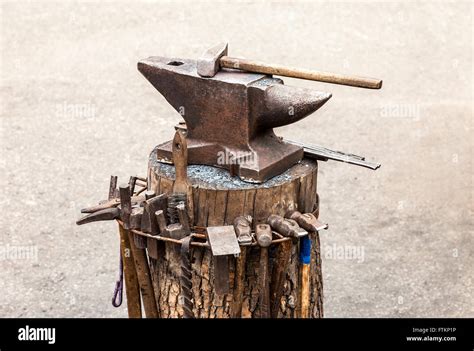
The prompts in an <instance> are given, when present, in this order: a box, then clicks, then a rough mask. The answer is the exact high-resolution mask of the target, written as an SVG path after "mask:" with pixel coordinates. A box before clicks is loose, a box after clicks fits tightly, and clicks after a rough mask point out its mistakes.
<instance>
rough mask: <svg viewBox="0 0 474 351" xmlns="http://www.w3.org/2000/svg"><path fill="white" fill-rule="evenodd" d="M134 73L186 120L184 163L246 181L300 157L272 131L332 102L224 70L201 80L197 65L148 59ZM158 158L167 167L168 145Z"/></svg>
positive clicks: (268, 175)
mask: <svg viewBox="0 0 474 351" xmlns="http://www.w3.org/2000/svg"><path fill="white" fill-rule="evenodd" d="M138 69H139V71H140V72H141V73H142V74H143V75H144V76H145V77H146V78H147V79H148V80H149V81H150V83H151V84H152V85H153V86H154V87H155V88H156V89H157V90H158V91H159V92H160V93H161V94H162V95H163V96H164V97H165V99H166V100H167V101H168V102H169V103H170V104H171V105H172V106H173V107H174V108H175V110H176V111H178V112H179V113H180V114H181V116H182V117H183V118H184V119H185V121H186V126H187V134H186V141H187V148H188V163H189V164H205V165H211V166H217V167H221V168H226V169H228V170H231V169H232V170H233V171H235V173H236V175H238V176H239V177H240V178H241V179H243V180H245V181H249V182H257V183H261V182H264V181H266V180H268V179H269V178H272V177H274V176H276V175H278V174H280V173H282V172H284V171H285V170H287V169H288V168H290V167H291V166H292V165H294V164H295V163H297V162H298V161H300V160H301V159H302V158H303V148H302V147H301V146H297V145H292V144H290V143H286V142H284V141H282V140H281V139H280V138H278V137H277V136H276V135H275V133H274V132H273V128H275V127H280V126H284V125H288V124H291V123H294V122H296V121H299V120H300V119H302V118H305V117H306V116H308V115H309V114H311V113H312V112H314V111H316V110H317V109H319V108H320V107H321V106H322V105H324V103H326V101H328V100H329V98H330V97H331V94H330V93H323V92H319V91H315V90H312V89H305V88H297V87H290V86H286V85H283V81H282V80H281V79H277V78H273V77H271V76H269V75H264V74H255V73H245V72H241V71H235V70H229V69H223V70H220V71H219V72H218V73H217V74H216V75H215V76H214V77H212V78H203V77H201V76H199V75H198V73H197V61H196V60H189V59H169V58H166V57H150V58H148V59H146V60H143V61H140V62H139V63H138ZM157 153H158V159H159V160H161V161H163V162H169V163H171V162H172V159H173V156H172V141H168V142H165V143H163V144H161V145H159V146H158V148H157Z"/></svg>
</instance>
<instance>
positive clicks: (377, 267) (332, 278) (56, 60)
mask: <svg viewBox="0 0 474 351" xmlns="http://www.w3.org/2000/svg"><path fill="white" fill-rule="evenodd" d="M472 16H473V9H472V5H471V4H469V3H449V4H448V3H446V4H443V3H441V2H436V3H431V2H424V3H419V4H416V3H409V2H400V3H379V2H359V3H356V2H347V3H326V2H319V3H315V4H310V3H300V4H286V3H273V4H271V3H267V2H263V3H262V2H257V3H234V4H223V3H220V4H219V3H216V4H212V3H195V2H184V3H176V4H173V3H160V4H151V3H131V2H130V3H123V2H121V3H119V2H117V3H108V4H100V3H97V4H93V3H87V4H73V3H65V2H57V3H52V2H46V3H29V2H28V3H27V2H21V1H17V2H10V3H6V2H2V5H1V119H0V121H1V154H0V155H1V157H0V161H1V163H0V165H1V173H0V176H1V178H0V179H1V189H2V195H1V197H0V204H1V216H0V233H1V236H0V254H1V255H0V292H1V297H0V316H1V317H124V316H126V310H125V307H122V308H119V309H115V308H113V307H112V306H111V304H110V298H111V294H112V290H113V286H114V282H115V279H116V276H117V269H118V268H117V265H118V240H117V228H116V225H115V224H114V223H100V224H93V225H88V226H84V227H77V226H75V224H74V222H75V220H76V219H77V218H78V217H79V215H80V214H79V209H80V208H81V207H84V206H86V205H89V204H93V203H94V202H95V201H97V200H99V199H102V198H104V197H105V196H106V193H107V187H108V180H109V176H110V175H111V174H116V175H118V176H119V178H120V179H121V180H122V181H123V180H127V179H128V176H129V175H132V174H142V175H144V174H145V171H146V165H147V157H148V153H149V152H150V151H151V150H152V148H153V147H154V146H155V145H156V144H158V143H159V142H162V141H164V140H167V139H169V138H171V136H172V134H173V128H172V126H173V125H174V124H175V123H176V122H177V121H178V120H179V116H178V114H177V113H176V112H175V111H174V110H173V109H172V108H171V107H170V106H169V105H168V104H167V103H166V101H165V100H164V99H163V98H162V97H161V96H160V95H159V94H158V93H157V92H156V91H155V90H154V89H153V87H152V86H151V85H150V84H149V83H148V82H147V81H146V80H145V79H144V78H143V77H142V76H141V75H140V74H139V73H138V71H137V70H136V62H137V61H138V60H139V59H141V58H145V57H147V56H151V55H163V56H176V57H197V56H199V55H200V54H201V52H202V51H203V50H204V49H205V48H206V47H208V46H211V45H213V44H214V43H217V42H219V41H222V40H227V41H229V43H230V52H231V53H233V54H234V55H239V56H245V57H252V58H255V59H260V60H265V61H270V62H277V63H285V64H288V65H294V66H302V67H308V68H316V69H320V70H327V71H335V72H343V73H351V74H360V75H367V76H374V77H380V78H383V79H384V87H383V89H382V90H380V91H370V90H362V89H355V88H350V87H340V86H334V85H328V84H323V83H315V82H305V81H297V80H292V79H285V82H286V84H288V85H297V86H305V87H312V88H315V89H319V90H322V91H329V92H332V93H333V98H332V99H331V100H330V101H329V102H328V103H327V104H326V106H324V107H323V108H322V109H321V110H319V111H318V112H316V113H315V114H314V115H313V116H311V117H308V118H306V119H305V120H303V121H300V122H298V123H297V124H295V125H292V126H291V127H285V128H280V129H278V130H277V133H278V134H280V135H283V136H285V137H288V138H294V139H297V140H301V141H304V142H314V143H317V144H321V145H325V146H328V147H333V148H336V149H340V150H344V151H348V152H353V153H358V154H362V155H366V156H367V157H368V158H369V159H372V160H376V161H379V162H381V163H382V164H383V166H382V168H381V169H380V170H378V171H377V172H372V171H369V170H367V169H362V168H357V167H354V166H349V165H346V164H340V163H335V162H332V163H330V162H328V163H321V165H320V173H319V194H320V197H321V201H322V202H321V217H322V219H324V220H326V221H328V222H329V223H330V229H329V230H328V231H327V232H324V233H322V234H321V236H322V239H321V241H322V249H323V255H324V257H323V259H324V261H323V274H324V288H325V290H324V293H325V315H326V316H327V317H434V316H436V317H474V302H473V276H474V274H473V273H474V269H473V267H474V260H473V219H472V218H473V216H472V215H473V213H472V212H473V196H472V195H473V150H472V147H473V142H472V121H473V114H472V86H473V78H472V75H473V72H472V65H473V57H472V54H473V41H472V26H473V20H472ZM21 248H31V249H32V254H33V256H35V255H34V254H35V250H37V259H35V258H34V257H30V259H20V258H18V257H15V250H17V249H21ZM354 253H355V254H354Z"/></svg>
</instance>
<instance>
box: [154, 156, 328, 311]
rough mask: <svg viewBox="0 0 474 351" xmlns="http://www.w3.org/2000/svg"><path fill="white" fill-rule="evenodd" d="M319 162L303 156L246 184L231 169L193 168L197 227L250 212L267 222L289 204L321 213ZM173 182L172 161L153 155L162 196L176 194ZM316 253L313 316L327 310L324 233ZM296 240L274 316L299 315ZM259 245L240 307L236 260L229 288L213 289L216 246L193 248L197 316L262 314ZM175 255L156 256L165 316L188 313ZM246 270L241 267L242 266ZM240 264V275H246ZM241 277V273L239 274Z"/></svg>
mask: <svg viewBox="0 0 474 351" xmlns="http://www.w3.org/2000/svg"><path fill="white" fill-rule="evenodd" d="M317 170H318V165H317V162H316V161H313V160H308V159H304V160H303V161H301V162H300V163H298V164H296V165H294V166H293V167H291V168H290V169H289V170H287V171H286V172H285V173H283V174H281V175H279V176H277V177H274V178H272V179H270V180H268V181H267V182H265V183H262V184H251V183H246V182H243V181H241V180H240V179H238V178H237V177H231V176H230V175H229V173H228V172H227V171H226V170H223V169H218V168H215V167H210V166H203V165H190V166H188V181H189V183H190V184H191V185H192V191H193V202H194V208H193V210H194V212H193V225H194V226H197V227H207V226H221V225H232V224H233V221H234V219H235V218H236V217H238V216H241V215H250V216H252V218H253V226H254V227H255V225H256V224H258V223H265V222H266V220H267V217H268V216H269V215H271V214H278V215H281V216H284V215H285V213H286V212H287V211H288V210H290V209H297V210H299V211H301V212H314V213H315V214H316V213H317V211H318V196H317ZM173 182H174V167H173V166H172V165H168V164H163V163H160V162H158V160H157V157H156V152H155V151H153V152H152V153H151V155H150V160H149V166H148V187H149V190H154V191H155V192H156V193H157V194H161V193H171V191H172V188H173ZM310 235H311V239H312V243H313V245H312V252H311V268H310V282H311V290H310V291H311V294H310V298H311V301H310V311H309V313H308V315H309V317H310V318H321V317H322V316H323V285H322V274H321V255H320V244H319V236H318V233H311V234H310ZM278 246H279V245H278V244H272V246H270V248H269V255H270V270H271V269H272V265H273V262H274V260H275V256H276V252H277V249H278ZM298 246H299V245H298V241H297V240H296V241H293V242H292V245H291V250H292V251H291V257H290V263H289V269H288V270H287V272H286V275H285V277H284V281H285V282H284V289H283V293H282V296H281V299H280V300H279V301H278V303H277V306H279V308H278V311H277V313H276V315H277V316H278V317H279V318H295V317H300V316H301V310H300V309H301V303H300V301H298V297H299V296H301V294H300V291H299V286H300V284H299V280H300V279H301V278H300V274H299V268H300V264H299V255H298V249H299V248H298ZM178 258H179V257H178ZM259 258H260V248H259V247H258V246H251V247H247V249H246V255H245V272H244V273H245V274H244V279H245V284H244V289H243V302H242V311H238V312H236V311H232V306H235V305H237V306H240V304H239V303H237V304H233V296H234V286H235V282H234V276H235V272H236V262H237V261H238V260H237V259H235V258H233V257H231V258H229V268H230V274H229V279H230V280H229V281H230V291H229V293H228V294H225V295H222V296H220V295H217V294H216V293H215V289H214V267H213V260H212V255H211V250H210V249H209V248H206V247H193V248H192V251H191V262H192V271H193V272H192V285H193V287H192V300H193V302H194V316H195V317H198V318H229V317H231V316H236V315H237V316H239V315H241V316H242V317H243V318H246V317H247V318H257V317H258V316H259V300H258V298H259V291H258V287H259V285H258V272H259V269H258V268H259ZM176 259H177V257H176V255H166V256H163V257H160V258H158V259H157V260H150V266H151V267H150V269H151V272H152V278H153V286H154V291H155V297H156V301H157V304H158V310H159V315H160V316H161V317H162V318H179V317H182V316H183V308H182V305H181V299H180V281H179V275H178V274H179V269H176V267H179V265H180V262H179V261H178V262H171V261H170V260H176ZM240 270H241V269H240ZM240 270H239V273H240ZM238 275H240V274H238Z"/></svg>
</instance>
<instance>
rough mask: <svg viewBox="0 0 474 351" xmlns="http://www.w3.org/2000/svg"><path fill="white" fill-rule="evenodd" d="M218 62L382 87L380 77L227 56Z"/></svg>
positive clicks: (243, 68) (375, 87)
mask: <svg viewBox="0 0 474 351" xmlns="http://www.w3.org/2000/svg"><path fill="white" fill-rule="evenodd" d="M219 63H220V66H221V67H225V68H234V69H241V70H244V71H248V72H254V73H263V74H275V75H277V76H284V77H291V78H300V79H308V80H315V81H318V82H325V83H332V84H341V85H349V86H352V87H358V88H367V89H380V88H381V87H382V80H380V79H375V78H366V77H358V76H348V75H344V74H337V73H329V72H320V71H313V70H308V69H300V68H293V67H286V66H280V65H276V64H271V63H264V62H260V61H253V60H246V59H240V58H235V57H229V56H222V57H221V59H220V62H219Z"/></svg>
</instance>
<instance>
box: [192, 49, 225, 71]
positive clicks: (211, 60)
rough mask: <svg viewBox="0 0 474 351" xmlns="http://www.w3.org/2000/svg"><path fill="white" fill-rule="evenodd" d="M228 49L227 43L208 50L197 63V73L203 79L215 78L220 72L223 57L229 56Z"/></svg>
mask: <svg viewBox="0 0 474 351" xmlns="http://www.w3.org/2000/svg"><path fill="white" fill-rule="evenodd" d="M227 48H228V45H227V43H219V44H218V45H216V46H214V47H212V48H210V49H209V50H206V52H204V54H202V56H201V58H200V59H198V61H197V73H198V74H199V75H200V76H201V77H214V76H215V75H216V73H217V72H218V71H219V60H220V59H221V57H222V56H227Z"/></svg>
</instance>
